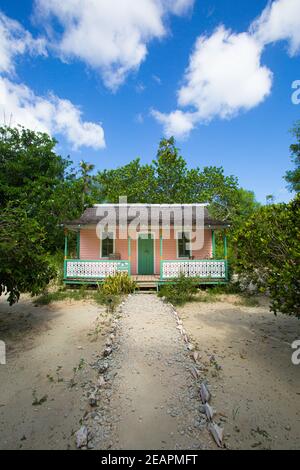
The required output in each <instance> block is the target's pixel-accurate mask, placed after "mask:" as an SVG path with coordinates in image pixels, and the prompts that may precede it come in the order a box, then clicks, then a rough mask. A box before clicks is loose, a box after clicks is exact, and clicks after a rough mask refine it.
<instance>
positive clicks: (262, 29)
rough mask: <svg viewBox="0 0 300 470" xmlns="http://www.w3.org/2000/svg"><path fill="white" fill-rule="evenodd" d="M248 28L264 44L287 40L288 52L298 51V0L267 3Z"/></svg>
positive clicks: (299, 49) (299, 30)
mask: <svg viewBox="0 0 300 470" xmlns="http://www.w3.org/2000/svg"><path fill="white" fill-rule="evenodd" d="M250 30H251V32H252V33H253V34H254V35H255V36H256V37H257V39H258V40H259V41H260V42H261V43H262V44H264V45H266V44H268V43H272V42H275V41H280V40H287V41H288V42H289V52H290V54H291V55H294V54H296V53H297V52H299V51H300V0H276V1H274V2H273V3H269V5H268V6H267V7H266V8H265V10H264V11H263V12H262V14H261V16H260V17H259V18H258V20H256V21H255V22H254V23H253V24H252V25H251V28H250Z"/></svg>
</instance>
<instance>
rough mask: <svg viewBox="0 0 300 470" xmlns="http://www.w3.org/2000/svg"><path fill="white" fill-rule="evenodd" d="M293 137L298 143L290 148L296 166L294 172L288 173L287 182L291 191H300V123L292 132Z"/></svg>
mask: <svg viewBox="0 0 300 470" xmlns="http://www.w3.org/2000/svg"><path fill="white" fill-rule="evenodd" d="M292 133H293V135H294V136H295V137H296V143H295V144H292V145H291V146H290V151H291V159H292V162H293V163H294V165H295V169H294V170H290V171H287V172H286V174H285V180H286V181H287V183H288V187H289V189H290V191H296V192H297V193H299V191H300V121H298V122H297V123H296V125H295V127H294V129H293V130H292Z"/></svg>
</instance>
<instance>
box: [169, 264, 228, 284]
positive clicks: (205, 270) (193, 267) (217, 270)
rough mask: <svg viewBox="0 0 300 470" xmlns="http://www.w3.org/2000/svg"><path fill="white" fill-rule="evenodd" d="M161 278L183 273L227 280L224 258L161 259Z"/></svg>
mask: <svg viewBox="0 0 300 470" xmlns="http://www.w3.org/2000/svg"><path fill="white" fill-rule="evenodd" d="M160 274H161V276H160V277H161V279H162V280H168V279H174V278H176V277H179V276H180V274H184V275H185V276H187V277H199V278H201V279H203V278H205V279H221V280H227V261H226V260H176V261H173V260H172V261H161V271H160Z"/></svg>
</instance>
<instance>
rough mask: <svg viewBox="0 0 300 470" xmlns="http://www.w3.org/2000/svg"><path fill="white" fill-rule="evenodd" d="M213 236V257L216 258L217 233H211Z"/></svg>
mask: <svg viewBox="0 0 300 470" xmlns="http://www.w3.org/2000/svg"><path fill="white" fill-rule="evenodd" d="M211 236H212V257H213V258H214V257H215V256H216V234H215V231H214V230H212V231H211Z"/></svg>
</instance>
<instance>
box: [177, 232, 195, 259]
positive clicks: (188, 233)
mask: <svg viewBox="0 0 300 470" xmlns="http://www.w3.org/2000/svg"><path fill="white" fill-rule="evenodd" d="M191 233H192V232H191V231H190V230H185V231H182V230H177V232H176V256H177V259H191V257H192V250H191V249H190V250H189V255H188V256H179V240H182V238H179V235H180V234H184V235H185V237H188V238H189V240H191Z"/></svg>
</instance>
